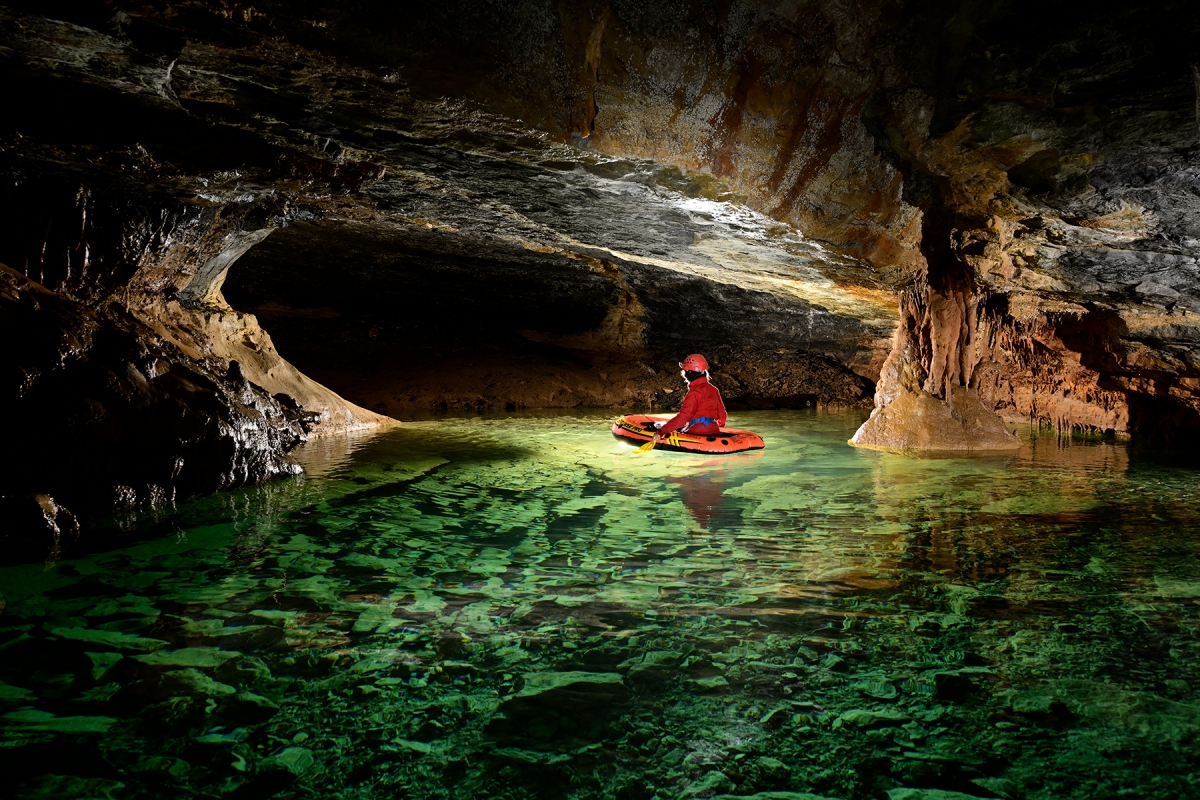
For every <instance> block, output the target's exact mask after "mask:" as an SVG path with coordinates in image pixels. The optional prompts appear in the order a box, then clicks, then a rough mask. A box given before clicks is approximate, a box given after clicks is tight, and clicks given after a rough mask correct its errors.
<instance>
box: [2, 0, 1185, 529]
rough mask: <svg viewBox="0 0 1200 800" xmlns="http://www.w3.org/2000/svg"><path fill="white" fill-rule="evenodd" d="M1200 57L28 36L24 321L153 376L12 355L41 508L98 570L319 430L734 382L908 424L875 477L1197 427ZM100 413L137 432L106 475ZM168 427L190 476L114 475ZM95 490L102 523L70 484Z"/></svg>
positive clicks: (591, 30)
mask: <svg viewBox="0 0 1200 800" xmlns="http://www.w3.org/2000/svg"><path fill="white" fill-rule="evenodd" d="M1197 24H1198V23H1197V17H1196V15H1195V14H1194V13H1192V12H1191V9H1190V6H1189V4H1188V3H1186V2H1168V3H1163V4H1156V5H1155V6H1153V7H1144V8H1142V7H1137V6H1130V5H1128V4H1122V3H1116V2H1108V0H1103V1H1102V2H1100V3H1099V4H1098V5H1095V6H1094V7H1093V8H1092V9H1091V12H1090V13H1089V14H1087V15H1077V14H1073V13H1066V12H1064V11H1059V10H1056V9H1054V8H1046V7H1043V6H1042V5H1033V4H1029V3H1025V2H1016V1H1015V0H1003V1H1002V2H997V3H990V4H987V5H986V7H984V6H980V5H978V4H975V3H970V2H944V3H918V2H894V1H891V0H863V2H859V3H854V4H844V3H834V2H828V0H796V2H789V3H776V2H767V1H766V0H735V1H734V2H731V3H727V4H724V5H720V6H719V7H716V6H712V5H710V4H707V3H702V2H690V1H688V0H685V1H684V2H680V3H677V4H671V5H656V4H637V3H627V2H623V1H622V0H586V1H585V2H569V3H568V2H557V3H556V2H551V1H550V0H544V1H543V2H529V3H520V4H511V5H506V6H504V7H503V9H501V7H499V6H496V7H493V6H490V5H483V6H481V5H479V4H477V3H471V2H466V0H448V1H447V2H443V3H438V4H434V5H430V4H411V3H409V4H373V3H361V4H338V5H336V6H328V7H319V6H315V5H296V4H292V3H282V2H272V1H268V2H262V3H256V4H255V5H254V6H249V5H246V4H241V3H238V2H223V3H221V4H206V3H198V2H190V1H188V0H180V1H179V2H174V1H170V2H163V3H157V4H153V5H148V4H139V3H132V2H126V1H125V0H114V2H109V3H102V4H95V5H93V6H90V7H87V8H75V7H74V6H71V5H68V4H52V6H49V7H42V6H38V5H34V4H29V3H17V4H14V5H10V6H6V7H4V8H0V52H2V53H3V62H2V64H0V84H2V86H3V90H2V91H3V101H4V104H5V109H6V113H5V115H4V119H3V122H2V123H0V178H2V180H0V193H2V194H0V196H2V197H3V199H4V207H5V209H6V212H5V214H4V215H3V218H2V219H0V261H2V262H3V263H4V264H5V265H7V267H8V268H9V270H10V272H6V273H5V276H6V277H5V281H6V282H7V283H6V285H10V286H11V287H12V288H11V291H10V294H11V295H12V297H10V298H9V299H6V300H5V301H4V302H5V304H6V305H5V306H4V308H5V309H6V310H5V312H4V313H5V314H6V317H5V320H6V323H5V324H10V323H11V325H12V326H14V327H13V330H16V331H25V330H33V329H35V328H36V329H38V330H44V331H53V330H58V331H64V332H74V333H71V334H70V335H71V336H75V337H76V339H78V337H79V334H78V333H77V331H78V330H82V328H81V327H80V326H83V327H84V328H87V329H88V330H94V331H105V332H111V333H112V336H113V337H115V338H116V339H118V340H120V341H121V342H122V344H120V345H119V346H113V347H109V346H108V345H104V346H100V345H94V344H87V343H86V342H84V343H83V344H80V345H76V344H73V343H72V342H73V341H74V340H72V339H71V338H70V337H69V336H67V335H66V333H64V334H63V336H64V337H65V338H61V339H60V340H55V341H54V342H53V345H51V344H45V346H42V345H38V344H34V343H33V339H32V338H22V336H17V335H14V336H10V337H9V342H10V343H11V344H10V345H9V346H8V348H7V349H8V351H9V352H7V353H6V356H5V358H6V360H7V361H8V362H9V363H10V364H11V369H10V370H9V372H10V374H11V375H12V376H14V377H13V378H12V380H13V381H15V383H11V382H10V385H9V388H8V389H6V390H5V391H6V392H7V400H8V402H9V404H10V405H11V407H12V408H13V413H14V414H15V415H16V416H14V417H13V418H19V419H21V420H22V422H23V424H24V425H25V427H27V428H29V429H30V430H38V431H43V432H46V431H50V433H43V434H42V435H43V436H44V437H48V438H42V439H37V440H34V439H28V440H27V439H25V438H22V439H20V444H19V445H14V446H15V447H19V448H26V449H27V448H31V447H35V446H36V447H37V448H38V452H39V456H38V458H37V459H34V460H33V461H32V462H31V466H30V467H29V468H24V467H20V466H14V467H13V471H14V473H19V475H18V476H17V477H19V478H20V480H16V479H14V481H12V482H8V483H6V485H5V487H6V488H5V489H4V491H5V493H6V494H5V497H7V498H9V499H10V500H11V501H12V502H14V503H17V504H18V505H19V506H21V507H22V508H24V509H25V510H26V511H27V512H28V514H29V515H30V518H33V519H39V520H43V519H44V520H45V523H44V527H45V529H46V530H47V531H49V532H50V533H48V534H47V535H51V536H53V535H59V536H61V535H63V534H62V531H64V530H67V531H70V530H74V529H75V528H74V523H73V522H71V520H74V519H76V516H77V515H78V516H82V517H86V516H91V515H94V514H101V513H107V512H110V511H112V510H114V509H117V508H121V507H125V506H127V505H129V504H133V503H146V502H166V501H167V499H169V498H170V497H173V496H175V495H177V494H178V493H179V492H185V493H189V492H195V491H205V490H208V489H211V488H219V487H225V486H233V485H239V484H242V483H246V482H252V481H256V480H261V479H263V478H266V477H270V476H271V475H276V474H287V473H289V472H291V471H294V467H292V466H290V465H289V461H288V457H287V451H288V449H289V448H290V447H292V446H294V445H295V443H297V442H299V441H300V440H301V438H303V437H304V436H306V435H309V434H305V433H304V431H303V429H304V428H305V427H312V431H311V433H312V434H317V435H319V434H321V433H323V432H328V431H335V430H350V429H356V428H364V427H373V426H379V425H386V424H391V419H390V418H391V417H393V416H400V415H404V414H407V413H411V412H412V411H414V410H422V409H430V408H489V407H495V408H502V407H504V408H513V409H516V408H521V407H549V406H583V405H606V406H617V407H622V408H629V407H633V406H638V407H647V406H649V407H652V408H654V409H655V410H658V409H667V408H670V407H671V406H672V405H673V404H674V403H676V402H678V398H679V397H680V395H681V391H680V389H681V388H682V387H681V386H680V385H679V383H678V380H677V379H676V377H675V374H674V373H675V367H674V363H675V361H676V360H677V359H678V358H679V357H680V356H681V355H683V354H684V353H686V352H692V351H697V350H701V351H705V352H707V353H709V354H710V360H712V361H713V362H714V365H715V367H716V369H715V374H714V377H715V379H716V380H717V382H718V384H719V385H721V386H722V388H723V390H724V391H725V393H726V396H727V398H728V399H729V400H730V401H731V403H733V404H740V405H742V406H743V407H755V408H767V407H789V406H790V407H795V406H804V405H842V406H845V405H851V406H853V405H859V406H862V407H864V408H866V407H867V406H868V405H869V404H870V402H871V397H872V395H874V402H875V407H876V409H875V411H874V412H873V414H872V417H871V419H870V420H869V421H868V423H867V424H866V426H865V427H864V429H863V430H862V431H860V432H859V434H858V435H857V436H856V437H855V439H856V442H857V443H862V444H871V445H873V446H884V447H899V448H902V449H903V448H934V449H941V448H953V449H963V448H966V449H995V448H1007V447H1011V446H1012V445H1013V440H1012V438H1011V436H1010V435H1009V433H1008V432H1007V431H1006V430H1005V425H1004V424H1003V422H1014V421H1031V422H1034V423H1038V424H1050V425H1055V426H1058V427H1059V428H1062V429H1086V430H1091V431H1098V432H1108V433H1112V434H1114V435H1121V436H1125V435H1129V436H1139V437H1143V438H1145V439H1147V440H1162V439H1172V440H1179V439H1180V438H1181V437H1188V436H1194V435H1196V434H1200V354H1198V352H1197V344H1198V343H1200V324H1198V322H1197V320H1198V319H1200V317H1198V316H1197V315H1198V314H1200V282H1198V281H1197V277H1196V276H1197V262H1196V252H1197V242H1200V229H1198V228H1197V224H1198V223H1197V222H1196V219H1197V216H1196V213H1195V212H1196V210H1197V204H1198V202H1200V201H1197V199H1196V198H1197V185H1198V184H1197V180H1198V178H1197V175H1198V174H1200V173H1198V170H1200V165H1198V162H1197V158H1198V157H1200V148H1198V147H1197V137H1198V135H1200V114H1198V112H1197V107H1198V106H1197V94H1198V87H1200V83H1198V80H1200V79H1197V77H1196V76H1197V72H1196V67H1195V66H1194V65H1195V64H1196V63H1200V56H1198V55H1197V51H1196V44H1195V42H1197V41H1200V36H1197V34H1198V33H1200V30H1198V29H1197ZM6 297H8V295H6ZM39 298H43V299H39ZM268 331H270V334H268ZM47 335H49V334H47ZM107 336H108V333H105V334H104V335H103V336H100V337H99V339H94V340H88V341H101V342H103V341H106V339H105V337H107ZM51 339H53V337H52V336H51ZM80 341H81V342H83V341H84V340H82V339H81V340H80ZM39 347H40V348H41V349H39ZM114 347H115V349H114ZM160 362H161V364H163V365H165V367H164V370H163V371H160V370H159V369H158V367H157V366H155V365H158V364H159V363H160ZM81 364H86V365H89V366H87V367H86V369H83V371H80V369H82V368H80V367H79V366H78V365H81ZM101 366H102V370H101V371H103V372H104V374H111V375H113V376H116V377H114V378H112V379H111V380H110V381H109V384H110V385H108V388H106V389H104V391H105V392H108V394H104V395H103V397H101V394H98V392H100V389H99V388H97V387H93V386H92V384H89V383H88V381H95V380H99V379H98V378H95V377H92V378H87V377H84V373H85V372H87V371H88V370H93V369H94V368H100V367H101ZM14 370H15V371H14ZM131 370H135V371H136V372H137V375H138V376H140V377H137V376H134V375H133V372H131ZM22 376H23V377H22ZM168 376H171V377H168ZM180 376H187V377H186V379H185V378H184V377H180ZM193 376H195V377H193ZM106 380H107V379H106ZM143 384H144V386H143ZM52 386H53V387H54V388H53V389H51V388H50V387H52ZM38 387H43V388H38ZM114 387H119V388H114ZM197 387H200V388H197ZM38 392H46V393H47V394H46V395H45V396H46V397H50V398H52V399H53V402H48V401H43V400H35V399H34V398H35V397H41V396H42V395H38V394H37V393H38ZM201 397H203V398H204V399H203V403H202V402H201V399H200V398H201ZM87 398H91V399H90V400H88V399H87ZM155 403H164V404H166V405H163V406H162V407H163V408H167V407H171V408H179V409H190V410H189V411H179V413H175V412H172V415H168V416H170V419H167V418H166V417H162V416H157V415H156V413H149V412H147V409H149V408H155V407H157V406H155V405H154V404H155ZM147 404H149V405H147ZM204 404H207V405H204ZM201 405H204V410H198V409H199V408H200V406H201ZM67 406H70V407H71V408H73V409H75V411H71V412H69V413H68V411H67V410H66V408H67ZM85 406H86V408H87V409H91V410H89V411H86V412H85V411H82V410H80V409H83V408H84V407H85ZM101 406H102V407H103V411H100V410H99V407H101ZM191 413H195V414H197V415H198V416H196V417H195V426H196V427H195V429H194V430H192V429H191V428H188V429H187V430H188V432H187V433H186V434H184V433H181V432H180V430H179V429H178V426H179V425H180V424H182V423H180V422H179V419H191V417H189V416H188V414H191ZM89 414H90V415H91V416H90V417H89V416H88V415H89ZM72 415H74V416H72ZM76 419H92V420H93V421H95V420H109V422H107V423H104V425H107V426H108V427H106V428H105V430H108V431H110V432H111V431H124V432H121V433H111V434H108V435H109V436H110V438H109V439H105V438H103V437H100V438H95V439H94V441H93V443H92V444H86V445H85V444H83V443H82V441H83V440H82V439H80V438H79V437H78V436H69V435H66V434H61V435H60V432H61V431H65V430H67V429H69V428H70V426H71V425H75V424H76V422H73V421H71V420H76ZM135 419H136V420H137V424H136V425H134V424H133V423H132V422H125V421H122V420H135ZM79 424H84V423H79ZM86 424H88V425H91V424H93V423H90V422H89V423H86ZM95 424H97V425H100V423H99V422H96V423H95ZM191 424H192V423H190V422H189V423H187V425H191ZM101 427H103V425H102V426H101ZM185 427H186V425H185ZM88 430H91V428H88ZM131 430H136V432H137V436H138V437H140V438H142V439H145V440H146V441H153V442H154V444H153V447H152V449H154V450H155V452H156V453H158V454H159V455H157V456H155V457H154V458H152V459H148V460H147V461H146V463H147V464H149V463H154V464H156V465H157V466H155V467H154V468H153V470H151V472H153V473H154V474H141V473H138V474H136V475H134V474H132V473H129V474H126V473H125V472H123V471H122V470H123V469H124V468H123V467H121V468H118V466H117V465H116V461H115V460H114V459H116V457H115V456H112V455H104V454H102V453H101V451H103V450H105V448H115V449H116V450H120V445H119V444H114V443H115V442H119V441H122V439H121V437H123V436H127V435H132V434H130V432H129V431H131ZM22 435H24V434H22ZM89 437H91V435H90V434H89ZM89 437H84V438H86V439H88V441H92V438H89ZM104 442H109V443H108V444H102V443H104ZM147 446H148V447H149V446H150V445H147ZM188 448H200V450H204V451H206V452H207V450H206V448H208V449H211V450H212V452H213V453H219V454H220V455H212V456H211V457H210V456H204V457H199V458H198V457H195V456H194V455H188V456H186V457H184V456H183V454H184V453H185V451H186V452H188V453H191V452H192V450H189V449H188ZM25 452H26V450H23V449H18V450H13V455H12V456H11V457H10V458H8V459H7V460H8V462H9V463H10V464H12V465H20V464H21V463H22V456H21V455H19V454H23V453H25ZM122 458H124V456H122ZM178 458H183V463H184V464H185V466H184V467H181V468H180V470H181V471H178V472H177V474H176V472H175V471H174V468H173V467H172V468H168V467H167V466H163V465H164V464H173V463H175V461H176V460H177V459H178ZM26 460H27V461H28V459H26ZM93 460H95V463H97V464H100V463H101V462H103V463H104V464H108V465H109V466H104V467H103V468H100V467H97V469H99V470H100V474H102V475H103V476H104V477H103V480H99V481H95V482H92V481H87V482H86V483H87V485H88V487H89V488H87V489H86V490H84V489H82V488H80V487H81V485H82V482H83V481H82V479H81V478H79V477H78V476H75V477H71V476H68V475H67V473H66V472H64V468H63V467H62V465H63V464H67V463H70V464H85V463H91V462H92V461H93ZM117 460H120V459H117ZM147 469H149V468H147ZM192 470H195V471H194V472H193V471H192ZM185 475H187V476H191V477H186V478H185V477H181V476H185ZM10 486H11V487H19V488H13V489H12V490H11V492H10V489H9V488H8V487H10ZM68 497H70V498H73V499H70V500H68V499H67V498H68ZM37 498H43V500H38V499H37ZM6 502H7V501H6ZM47 504H49V505H47ZM48 508H50V509H53V511H52V512H51V511H47V510H46V509H48ZM53 531H58V533H53Z"/></svg>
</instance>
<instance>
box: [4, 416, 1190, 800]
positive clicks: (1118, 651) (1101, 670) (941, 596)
mask: <svg viewBox="0 0 1200 800" xmlns="http://www.w3.org/2000/svg"><path fill="white" fill-rule="evenodd" d="M859 421H860V419H859V417H858V416H856V415H852V414H849V415H839V414H817V413H813V412H787V413H783V412H769V413H756V414H743V415H741V416H739V418H738V420H737V422H738V424H739V425H744V426H746V427H750V428H753V429H755V430H758V431H759V432H761V433H762V434H763V435H764V437H765V438H766V439H767V442H768V447H767V449H766V450H763V451H759V452H756V453H749V454H739V455H731V456H725V457H709V456H705V457H700V458H697V457H696V456H694V455H690V454H683V453H660V452H652V453H648V454H636V453H634V452H633V448H630V447H628V446H626V445H623V444H622V443H620V442H618V441H616V440H614V439H613V438H612V437H611V436H610V435H609V433H608V423H609V420H608V418H607V416H604V415H587V414H577V413H575V414H553V415H536V414H528V415H508V416H506V417H503V418H492V419H469V420H444V421H429V422H419V423H414V424H411V425H407V426H405V427H404V428H403V429H401V430H397V431H394V432H390V433H387V434H384V435H381V436H378V437H360V438H358V439H343V440H324V441H320V442H315V443H313V445H311V446H309V447H308V449H307V450H306V451H305V453H304V454H303V458H304V459H305V460H306V462H307V463H306V467H307V469H308V473H307V475H306V476H304V477H301V478H298V479H295V480H289V481H284V482H279V483H275V484H271V485H269V486H264V487H258V488H255V489H248V490H244V491H240V492H232V493H226V494H222V495H218V496H215V497H211V498H205V499H203V500H200V501H196V502H194V503H191V504H189V505H187V506H186V507H182V508H180V509H178V510H176V511H173V512H171V513H159V514H149V513H147V514H143V515H140V516H137V517H133V518H128V519H125V520H119V521H115V522H114V523H113V524H114V525H120V526H122V528H123V530H124V531H125V533H126V534H127V536H128V539H127V545H126V546H124V547H123V548H121V549H119V550H115V551H111V552H106V553H101V554H96V555H93V556H90V557H86V558H80V559H77V560H74V561H70V562H63V563H60V564H58V565H56V566H54V567H51V568H43V567H41V566H37V567H25V568H11V569H5V570H0V592H2V593H3V596H4V598H3V602H5V603H6V604H7V605H6V607H4V610H3V616H0V681H2V682H0V713H2V714H3V716H0V744H2V746H0V767H2V768H3V771H4V775H5V776H6V777H7V776H13V777H12V778H11V780H13V781H15V783H16V785H18V786H19V787H20V788H19V794H21V795H22V796H31V797H33V796H38V797H112V798H122V797H163V796H173V797H174V796H179V797H191V796H197V797H200V796H203V797H216V796H226V795H228V796H230V797H245V798H258V797H270V796H279V797H317V796H319V797H331V796H340V797H364V798H366V797H406V796H407V797H472V798H474V797H513V798H518V797H521V798H524V797H530V796H542V797H579V798H584V797H619V798H651V797H672V798H674V797H711V796H718V795H737V796H747V795H754V794H755V793H761V792H771V791H792V792H810V793H814V794H817V795H821V796H825V797H830V798H834V797H840V798H846V799H847V800H849V798H870V797H875V798H882V797H886V796H888V792H889V791H892V793H893V794H894V795H896V796H897V797H925V798H927V800H928V798H933V797H935V795H929V794H926V795H921V794H905V793H904V792H897V791H896V790H899V789H905V788H912V789H941V790H949V791H956V792H961V793H964V794H966V795H968V796H974V797H1003V798H1062V797H1079V798H1104V797H1114V798H1115V797H1163V798H1168V797H1169V798H1177V797H1196V796H1200V771H1198V767H1197V764H1200V698H1198V697H1197V690H1198V689H1200V534H1198V533H1197V531H1198V530H1200V526H1198V525H1197V511H1196V510H1195V508H1194V507H1193V506H1192V505H1191V504H1190V503H1189V502H1188V498H1189V497H1191V496H1192V495H1193V494H1194V493H1195V490H1196V488H1197V482H1198V480H1197V479H1198V473H1197V472H1196V471H1194V470H1190V469H1185V468H1180V467H1171V466H1162V465H1156V464H1155V463H1153V462H1149V461H1145V460H1138V459H1131V457H1130V455H1129V453H1128V451H1127V450H1126V449H1125V448H1124V447H1123V446H1121V445H1117V444H1112V443H1104V442H1077V441H1075V442H1073V441H1070V440H1060V439H1056V438H1054V437H1048V438H1033V439H1032V440H1031V442H1030V444H1029V445H1028V446H1026V447H1025V448H1023V449H1022V450H1021V451H1019V452H1017V453H1014V454H1008V455H1003V456H989V457H980V458H953V459H945V458H942V459H912V458H905V457H901V456H896V455H890V454H886V453H877V452H873V451H864V450H855V449H852V448H849V447H847V446H846V445H845V440H846V438H847V437H848V436H849V435H850V434H851V433H852V432H853V430H854V429H855V427H856V426H857V424H858V422H859Z"/></svg>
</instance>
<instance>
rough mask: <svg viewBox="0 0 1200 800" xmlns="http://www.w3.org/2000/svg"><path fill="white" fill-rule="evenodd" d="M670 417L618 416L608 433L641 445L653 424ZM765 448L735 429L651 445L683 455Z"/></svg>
mask: <svg viewBox="0 0 1200 800" xmlns="http://www.w3.org/2000/svg"><path fill="white" fill-rule="evenodd" d="M669 419H670V417H647V416H638V415H634V414H630V415H629V416H625V417H621V418H620V419H618V420H617V421H616V422H614V423H613V426H612V434H613V436H616V437H617V438H618V439H624V440H626V441H628V442H630V443H631V444H645V443H646V442H648V441H650V440H651V439H652V438H654V423H655V422H666V421H667V420H669ZM764 447H766V444H765V443H764V442H763V440H762V437H761V436H759V435H758V434H757V433H755V432H754V431H740V430H738V429H737V428H721V432H720V433H715V434H698V433H697V434H691V433H680V432H679V431H675V432H674V433H669V434H667V435H666V436H664V437H663V438H662V439H661V440H659V443H658V444H657V445H655V446H654V449H655V450H676V451H681V452H685V453H740V452H742V451H743V450H761V449H763V448H764Z"/></svg>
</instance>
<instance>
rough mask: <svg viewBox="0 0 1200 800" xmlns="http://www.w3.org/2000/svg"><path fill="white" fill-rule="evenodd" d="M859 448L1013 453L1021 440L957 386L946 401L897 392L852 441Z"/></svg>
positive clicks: (922, 393) (974, 398)
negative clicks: (1003, 451)
mask: <svg viewBox="0 0 1200 800" xmlns="http://www.w3.org/2000/svg"><path fill="white" fill-rule="evenodd" d="M850 444H853V445H855V446H857V447H870V448H875V449H879V450H901V451H903V450H924V451H930V450H933V451H968V452H969V451H997V450H1016V449H1018V448H1020V446H1021V440H1020V439H1019V438H1017V436H1016V435H1014V434H1013V433H1011V432H1010V431H1009V430H1008V429H1007V428H1006V427H1005V426H1004V423H1003V421H1001V420H1000V418H999V417H997V416H996V415H995V413H993V412H992V411H990V410H989V409H987V408H985V407H984V406H983V404H982V403H980V402H979V398H978V396H976V394H975V393H974V392H972V391H971V390H969V389H963V388H961V387H957V388H956V389H955V390H954V392H953V394H952V399H951V401H950V402H946V401H944V400H941V399H939V398H936V397H934V396H933V395H931V394H929V393H927V392H924V391H920V390H918V391H907V390H905V391H901V392H900V393H899V394H898V395H897V396H896V397H895V398H894V399H893V400H892V401H891V402H890V403H888V404H887V405H885V406H883V407H882V408H877V409H875V411H873V412H872V413H871V417H870V419H868V420H867V421H866V422H864V423H863V424H862V427H860V428H859V429H858V431H857V432H855V434H854V436H853V437H852V438H851V439H850Z"/></svg>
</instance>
